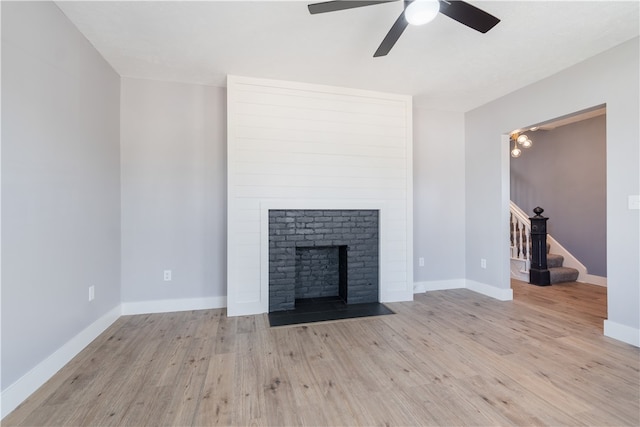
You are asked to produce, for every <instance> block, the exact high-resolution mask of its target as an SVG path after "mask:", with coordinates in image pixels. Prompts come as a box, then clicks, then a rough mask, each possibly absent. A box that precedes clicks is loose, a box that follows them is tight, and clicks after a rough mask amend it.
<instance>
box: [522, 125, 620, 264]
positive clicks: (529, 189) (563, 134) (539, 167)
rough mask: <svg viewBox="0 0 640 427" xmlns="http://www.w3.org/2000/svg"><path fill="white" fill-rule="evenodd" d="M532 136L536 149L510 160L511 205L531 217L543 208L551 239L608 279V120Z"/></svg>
mask: <svg viewBox="0 0 640 427" xmlns="http://www.w3.org/2000/svg"><path fill="white" fill-rule="evenodd" d="M528 135H529V136H530V138H531V139H532V140H533V141H534V143H533V146H532V147H531V148H529V149H523V153H522V155H521V156H520V157H518V158H511V200H513V201H514V202H515V203H516V204H517V205H518V206H520V208H522V209H523V210H524V211H525V212H527V213H528V214H530V215H534V214H533V209H534V208H535V207H536V206H541V207H542V208H543V209H544V210H545V212H544V216H547V217H549V221H548V227H547V230H548V231H549V233H550V234H551V235H552V236H553V238H554V239H556V240H557V241H558V242H559V243H560V244H561V245H562V246H564V247H565V248H566V249H567V250H568V251H569V252H571V254H572V255H574V256H575V257H576V258H577V259H578V260H579V261H580V262H582V264H584V265H585V267H587V270H588V272H589V274H595V275H596V276H603V277H606V276H607V188H606V184H607V171H606V117H605V116H600V117H595V118H592V119H588V120H583V121H581V122H577V123H572V124H568V125H566V126H561V127H559V128H556V129H553V130H548V131H543V130H540V131H537V132H529V133H528Z"/></svg>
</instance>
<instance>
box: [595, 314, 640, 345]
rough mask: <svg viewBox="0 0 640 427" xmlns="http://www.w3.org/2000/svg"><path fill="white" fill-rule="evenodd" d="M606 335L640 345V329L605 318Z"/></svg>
mask: <svg viewBox="0 0 640 427" xmlns="http://www.w3.org/2000/svg"><path fill="white" fill-rule="evenodd" d="M604 336H606V337H609V338H613V339H616V340H618V341H622V342H626V343H627V344H631V345H633V346H636V347H640V329H636V328H632V327H631V326H627V325H623V324H620V323H616V322H612V321H611V320H605V321H604Z"/></svg>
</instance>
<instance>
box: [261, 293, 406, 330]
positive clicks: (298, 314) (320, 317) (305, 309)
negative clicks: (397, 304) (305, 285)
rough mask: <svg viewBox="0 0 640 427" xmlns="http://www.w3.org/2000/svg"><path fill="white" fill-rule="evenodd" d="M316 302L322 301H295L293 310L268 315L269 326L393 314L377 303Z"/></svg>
mask: <svg viewBox="0 0 640 427" xmlns="http://www.w3.org/2000/svg"><path fill="white" fill-rule="evenodd" d="M313 300H316V301H315V302H314V301H313ZM317 300H322V299H320V298H318V299H312V301H309V300H296V308H295V309H293V310H287V311H274V312H273V313H269V324H270V325H271V326H272V327H273V326H285V325H296V324H299V323H313V322H323V321H327V320H341V319H353V318H357V317H368V316H382V315H385V314H394V313H393V311H391V310H389V309H388V308H387V307H385V306H384V305H382V304H380V303H378V302H372V303H364V304H345V303H343V302H342V301H336V300H325V301H317Z"/></svg>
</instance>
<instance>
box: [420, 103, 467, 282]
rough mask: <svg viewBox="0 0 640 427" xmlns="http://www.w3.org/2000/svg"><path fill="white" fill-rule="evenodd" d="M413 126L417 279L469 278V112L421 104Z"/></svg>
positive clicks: (426, 280) (425, 280)
mask: <svg viewBox="0 0 640 427" xmlns="http://www.w3.org/2000/svg"><path fill="white" fill-rule="evenodd" d="M413 127H414V130H413V207H414V209H413V212H414V213H413V235H414V237H413V247H414V251H413V254H414V257H415V260H414V263H413V265H414V280H415V281H416V282H434V281H442V280H454V279H464V277H465V252H464V248H465V235H464V224H465V219H464V215H465V199H464V194H465V187H464V185H465V182H464V177H465V170H464V167H465V165H464V114H463V113H452V112H445V111H435V110H425V109H418V108H416V109H414V110H413ZM420 257H424V259H425V265H424V267H420V266H419V263H418V258H420Z"/></svg>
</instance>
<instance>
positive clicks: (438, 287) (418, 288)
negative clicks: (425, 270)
mask: <svg viewBox="0 0 640 427" xmlns="http://www.w3.org/2000/svg"><path fill="white" fill-rule="evenodd" d="M465 287H466V284H465V280H464V279H453V280H429V281H425V282H415V283H414V284H413V293H414V294H421V293H423V292H431V291H444V290H447V289H462V288H465Z"/></svg>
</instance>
